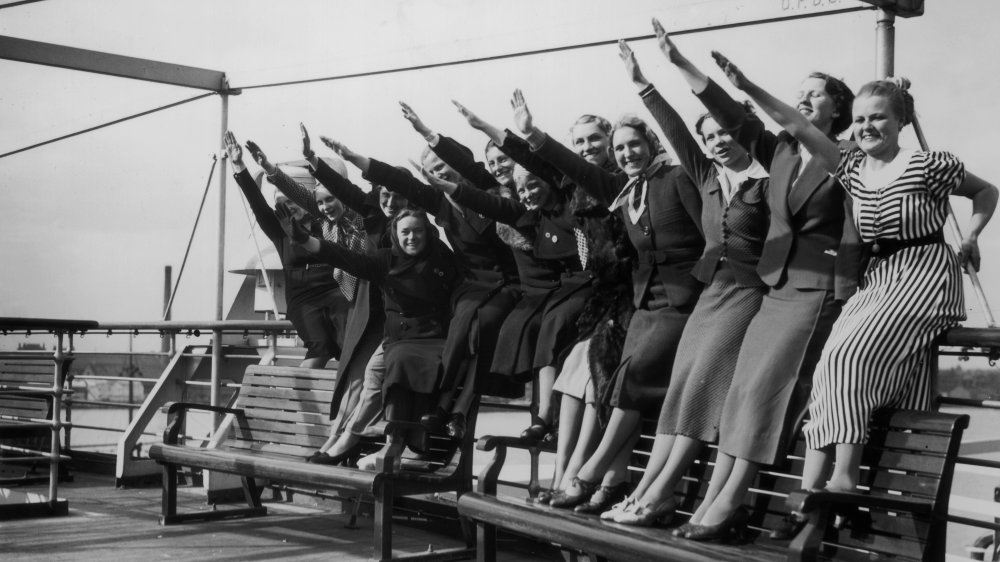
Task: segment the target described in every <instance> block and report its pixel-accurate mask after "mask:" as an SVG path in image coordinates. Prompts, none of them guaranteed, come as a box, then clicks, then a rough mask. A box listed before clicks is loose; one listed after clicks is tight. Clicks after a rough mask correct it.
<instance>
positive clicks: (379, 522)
mask: <svg viewBox="0 0 1000 562" xmlns="http://www.w3.org/2000/svg"><path fill="white" fill-rule="evenodd" d="M374 527H375V542H374V544H375V560H377V561H378V562H386V561H388V560H391V559H392V480H391V479H389V478H383V479H382V480H381V481H380V482H379V483H378V485H377V486H376V489H375V521H374Z"/></svg>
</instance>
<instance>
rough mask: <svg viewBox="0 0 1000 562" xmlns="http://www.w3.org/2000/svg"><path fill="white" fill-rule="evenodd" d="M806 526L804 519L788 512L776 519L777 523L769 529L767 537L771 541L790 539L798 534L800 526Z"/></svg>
mask: <svg viewBox="0 0 1000 562" xmlns="http://www.w3.org/2000/svg"><path fill="white" fill-rule="evenodd" d="M805 526H806V520H805V519H803V518H801V516H800V515H799V514H797V513H788V514H786V515H785V516H784V517H782V518H781V521H778V524H777V525H775V526H774V528H773V529H771V532H770V533H769V534H768V537H770V538H771V540H773V541H790V540H792V539H793V538H795V535H797V534H799V531H801V530H802V527H805Z"/></svg>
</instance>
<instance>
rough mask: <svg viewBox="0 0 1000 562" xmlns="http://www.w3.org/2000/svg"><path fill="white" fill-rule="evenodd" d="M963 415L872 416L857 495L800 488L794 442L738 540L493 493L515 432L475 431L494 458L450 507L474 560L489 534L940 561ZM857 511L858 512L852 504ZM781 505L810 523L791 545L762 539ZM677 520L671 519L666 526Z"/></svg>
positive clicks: (632, 555)
mask: <svg viewBox="0 0 1000 562" xmlns="http://www.w3.org/2000/svg"><path fill="white" fill-rule="evenodd" d="M968 422H969V417H968V416H967V415H952V414H943V413H937V412H916V411H905V410H887V411H884V412H879V413H878V415H877V416H876V417H875V419H874V420H873V424H872V433H871V439H870V441H869V444H868V446H867V447H866V449H865V453H864V458H863V463H862V474H861V479H860V483H861V486H862V487H863V488H865V489H864V490H862V491H859V492H857V493H830V492H812V493H810V492H803V491H799V488H801V486H800V484H799V482H800V480H799V476H798V475H800V474H801V472H802V457H801V452H802V451H803V448H804V442H803V441H802V440H801V439H799V441H798V442H797V444H796V447H795V451H794V452H793V453H792V454H790V455H789V457H788V459H786V461H785V462H783V463H781V466H775V467H768V468H766V469H765V470H762V471H761V473H760V475H759V476H758V478H757V480H756V482H755V485H754V486H753V487H752V488H751V491H750V493H749V494H748V497H747V501H746V506H747V507H748V508H749V509H750V510H751V518H750V529H749V531H750V532H749V535H748V536H747V537H745V538H744V540H742V541H740V542H739V544H721V543H711V542H707V543H700V542H695V541H690V540H686V539H683V538H676V537H674V536H672V535H671V534H670V532H669V531H670V529H666V528H645V527H630V526H626V525H620V524H616V523H609V522H603V521H601V520H600V519H598V518H597V516H594V515H582V514H578V513H575V512H573V511H571V510H562V509H555V508H550V507H547V506H538V505H535V504H531V503H528V502H525V501H524V500H522V499H514V498H503V497H497V495H496V492H497V478H498V476H499V473H500V470H501V468H502V465H503V463H504V460H505V458H506V453H507V449H508V447H510V446H522V445H524V443H523V442H522V441H520V440H519V439H515V438H504V437H484V438H482V439H481V440H480V442H479V445H478V446H479V448H480V449H481V450H486V451H489V450H493V451H494V457H493V459H492V461H491V463H490V464H488V465H487V466H486V467H485V468H484V469H483V471H482V472H481V473H480V475H479V483H478V485H477V489H476V491H475V492H470V493H468V494H465V495H463V496H462V497H461V498H460V499H459V504H458V508H459V512H460V513H461V514H462V515H463V516H465V517H468V518H470V519H472V520H474V521H475V522H476V526H477V547H478V560H481V561H493V560H496V549H497V530H498V529H504V530H506V531H509V532H513V533H516V534H520V535H525V536H529V537H532V538H535V539H538V540H540V541H542V542H548V543H552V544H555V545H557V546H559V547H560V548H562V549H563V550H564V551H566V552H567V553H568V554H569V555H570V556H571V557H573V556H575V555H577V554H580V553H582V554H586V555H588V556H589V558H590V560H591V561H599V560H675V561H686V562H719V561H725V560H734V561H735V560H740V561H743V560H747V561H765V560H834V559H835V560H883V559H889V558H891V559H893V560H924V561H931V560H943V559H944V548H945V529H946V520H945V519H946V516H947V511H948V497H949V493H950V489H951V481H952V474H953V472H954V464H955V458H956V456H957V454H958V448H959V444H960V442H961V436H962V432H963V430H964V429H965V428H966V427H967V426H968ZM649 429H650V428H649V426H648V424H644V426H643V437H642V439H640V441H639V444H638V445H636V449H635V451H634V454H633V462H632V466H631V467H630V470H631V471H632V477H633V479H635V480H636V481H637V478H638V477H640V476H641V473H642V467H644V466H645V463H646V459H647V458H648V455H649V448H650V445H651V441H652V435H650V434H649ZM714 454H715V453H714V448H713V449H711V450H710V452H709V453H708V454H706V455H702V456H701V457H700V458H699V459H698V460H697V461H696V462H695V464H694V465H693V467H692V469H691V470H690V471H689V472H688V474H687V475H686V476H685V478H684V481H683V483H682V484H681V485H680V486H678V490H677V491H676V494H677V499H678V513H681V514H685V515H689V514H690V513H691V510H692V509H693V508H694V507H695V506H696V505H697V502H698V501H700V499H701V498H702V497H703V496H704V493H705V490H706V488H707V484H708V480H709V478H710V475H711V470H712V466H713V464H714V460H713V457H714ZM858 508H860V509H858ZM790 509H795V510H797V511H800V512H802V513H805V514H807V515H808V518H809V522H808V524H807V525H806V527H805V528H804V529H803V531H802V532H801V533H799V535H798V536H797V537H796V538H795V539H794V540H793V541H792V542H791V543H782V542H775V541H771V540H770V539H768V538H767V533H766V531H767V530H769V529H770V528H772V527H773V526H774V524H775V523H776V522H777V520H778V519H779V518H780V517H781V516H782V515H783V514H784V513H787V512H788V511H789V510H790ZM838 512H843V513H847V514H852V516H851V517H850V520H851V521H852V522H854V524H852V525H849V526H848V528H845V529H843V530H837V529H834V528H833V527H832V525H830V524H829V523H830V521H831V520H832V517H833V514H835V513H838ZM679 519H681V520H675V522H674V523H673V524H674V525H677V524H680V523H681V522H682V520H683V518H679Z"/></svg>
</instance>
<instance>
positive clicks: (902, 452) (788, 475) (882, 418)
mask: <svg viewBox="0 0 1000 562" xmlns="http://www.w3.org/2000/svg"><path fill="white" fill-rule="evenodd" d="M968 421H969V420H968V416H965V415H953V414H945V413H940V412H927V411H910V410H884V411H880V412H877V413H876V415H875V416H874V418H873V420H872V425H871V435H870V439H869V442H868V445H867V446H866V448H865V452H864V455H863V458H862V468H861V475H860V480H859V482H860V485H861V486H862V487H863V488H866V489H868V490H869V492H870V493H871V494H872V495H876V496H877V495H886V494H889V495H893V496H899V497H912V498H920V499H923V500H928V501H931V502H932V505H933V508H932V510H931V513H930V514H929V515H927V516H922V517H911V516H908V515H901V514H896V513H892V512H890V511H888V510H884V509H883V510H879V509H875V508H872V509H870V510H869V513H870V516H871V526H870V529H866V531H865V532H864V533H859V532H857V531H853V532H852V531H850V530H845V531H842V532H840V533H837V534H836V535H829V536H828V537H827V542H825V543H824V544H825V545H826V549H827V553H825V554H829V555H830V556H831V558H833V559H837V560H840V559H852V558H854V557H857V559H858V560H869V559H871V557H872V556H876V557H877V556H878V555H883V554H892V555H894V556H898V557H900V558H899V559H900V560H940V559H943V557H944V547H945V531H946V518H947V512H948V498H949V495H950V490H951V482H952V476H953V473H954V461H955V458H956V456H957V455H958V448H959V445H960V444H961V438H962V430H963V429H964V428H965V427H967V426H968ZM655 429H656V422H655V420H643V425H642V436H641V437H640V440H639V442H638V443H637V445H636V447H635V450H634V452H633V456H632V463H631V466H630V471H631V472H632V476H631V478H632V480H633V482H638V480H639V478H641V476H642V471H643V470H644V467H645V466H646V462H647V460H648V456H649V450H650V447H651V446H652V442H653V438H654V436H655ZM804 453H805V440H804V438H803V437H802V434H801V431H798V432H796V440H795V442H794V444H793V446H792V447H791V450H790V451H789V453H788V455H787V457H786V458H785V459H784V460H783V461H781V462H779V463H777V464H776V465H774V466H769V467H764V468H763V469H762V470H761V471H760V473H759V474H758V476H757V479H756V481H755V482H754V485H753V486H752V487H751V489H750V492H749V493H748V495H747V499H746V503H745V505H746V506H747V507H748V508H750V510H751V511H750V512H751V519H750V526H751V527H752V528H756V529H757V530H765V529H771V528H773V527H774V526H775V524H776V523H777V522H778V521H779V520H780V519H781V518H782V517H783V516H784V515H785V514H786V513H787V512H788V508H787V507H786V505H785V498H786V497H787V495H788V494H789V493H791V492H793V491H797V490H799V489H801V487H802V486H801V474H802V465H803V457H804ZM715 456H716V448H715V446H710V447H706V448H705V450H704V451H703V452H702V454H701V455H699V457H698V458H697V460H696V461H695V463H694V465H693V466H692V467H691V469H690V470H689V471H688V473H687V474H686V475H685V476H684V479H683V482H682V484H681V485H680V486H678V488H677V490H676V492H675V494H676V496H677V500H678V511H680V512H682V513H688V514H689V513H690V512H691V511H693V509H694V508H696V507H697V505H698V504H699V503H700V502H701V500H702V499H703V498H704V497H705V493H706V491H707V488H708V482H709V480H710V478H711V472H712V469H713V468H714V465H715ZM866 519H867V518H866ZM866 523H867V520H866Z"/></svg>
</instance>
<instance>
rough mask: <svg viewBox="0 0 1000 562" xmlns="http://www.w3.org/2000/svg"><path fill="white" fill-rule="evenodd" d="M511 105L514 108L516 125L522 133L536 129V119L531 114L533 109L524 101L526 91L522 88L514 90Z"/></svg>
mask: <svg viewBox="0 0 1000 562" xmlns="http://www.w3.org/2000/svg"><path fill="white" fill-rule="evenodd" d="M510 107H511V108H512V109H513V110H514V125H515V126H516V127H517V128H518V130H519V131H521V133H522V134H525V135H528V134H531V131H532V130H533V129H534V123H533V121H534V119H533V118H532V116H531V110H530V109H528V103H527V102H525V101H524V93H523V92H522V91H521V90H520V89H517V90H514V96H513V97H512V98H511V99H510Z"/></svg>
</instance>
